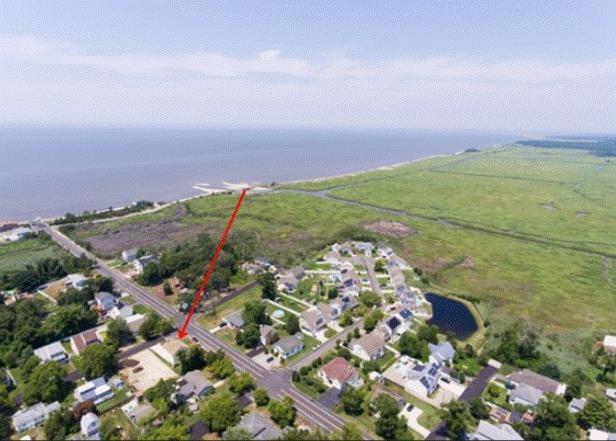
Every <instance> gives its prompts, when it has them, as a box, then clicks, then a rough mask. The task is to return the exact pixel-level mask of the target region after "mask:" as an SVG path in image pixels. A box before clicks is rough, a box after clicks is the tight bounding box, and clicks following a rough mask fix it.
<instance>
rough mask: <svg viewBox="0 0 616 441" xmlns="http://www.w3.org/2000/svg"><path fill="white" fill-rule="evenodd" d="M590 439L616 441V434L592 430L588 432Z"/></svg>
mask: <svg viewBox="0 0 616 441" xmlns="http://www.w3.org/2000/svg"><path fill="white" fill-rule="evenodd" d="M588 439H589V440H592V441H595V440H596V441H613V440H616V433H610V432H606V431H605V430H599V429H590V430H589V431H588Z"/></svg>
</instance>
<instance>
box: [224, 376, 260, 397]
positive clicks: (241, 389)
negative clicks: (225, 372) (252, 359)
mask: <svg viewBox="0 0 616 441" xmlns="http://www.w3.org/2000/svg"><path fill="white" fill-rule="evenodd" d="M227 384H228V385H229V390H230V391H231V392H233V393H235V394H238V395H241V394H243V393H245V392H248V391H249V390H251V389H253V388H254V387H255V384H256V383H255V380H254V379H253V378H252V377H251V376H250V374H248V373H246V372H244V373H242V374H238V373H235V374H233V375H232V376H231V377H230V378H229V379H228V380H227Z"/></svg>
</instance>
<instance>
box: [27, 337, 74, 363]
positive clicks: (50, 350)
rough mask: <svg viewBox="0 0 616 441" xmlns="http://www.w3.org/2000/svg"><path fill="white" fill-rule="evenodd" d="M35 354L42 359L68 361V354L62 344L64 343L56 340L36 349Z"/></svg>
mask: <svg viewBox="0 0 616 441" xmlns="http://www.w3.org/2000/svg"><path fill="white" fill-rule="evenodd" d="M34 355H36V356H37V357H38V358H40V359H41V361H43V362H45V361H59V362H60V363H64V362H67V361H68V354H67V353H66V350H65V349H64V346H62V343H60V342H59V341H55V342H53V343H50V344H48V345H47V346H43V347H40V348H38V349H35V350H34Z"/></svg>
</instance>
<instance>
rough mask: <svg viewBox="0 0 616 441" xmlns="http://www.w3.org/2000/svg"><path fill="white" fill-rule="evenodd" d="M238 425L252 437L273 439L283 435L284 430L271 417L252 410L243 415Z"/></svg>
mask: <svg viewBox="0 0 616 441" xmlns="http://www.w3.org/2000/svg"><path fill="white" fill-rule="evenodd" d="M237 427H239V428H242V429H244V430H245V431H246V432H247V433H248V434H249V435H250V438H251V439H255V440H272V439H279V438H281V437H282V435H283V433H282V431H281V430H280V429H279V428H278V427H276V425H275V424H274V423H272V422H271V421H270V420H269V418H267V417H265V416H263V415H261V414H260V413H256V412H250V413H247V414H246V415H244V416H242V419H240V422H239V424H238V425H237Z"/></svg>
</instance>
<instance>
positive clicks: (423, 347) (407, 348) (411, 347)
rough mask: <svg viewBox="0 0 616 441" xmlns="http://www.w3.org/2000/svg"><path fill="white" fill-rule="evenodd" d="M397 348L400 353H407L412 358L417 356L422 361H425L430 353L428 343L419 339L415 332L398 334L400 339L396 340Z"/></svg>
mask: <svg viewBox="0 0 616 441" xmlns="http://www.w3.org/2000/svg"><path fill="white" fill-rule="evenodd" d="M398 348H399V349H400V353H401V354H404V355H408V356H409V357H413V358H419V359H421V360H423V361H427V360H428V357H429V355H430V350H429V349H428V344H427V343H426V342H425V341H423V340H420V339H419V338H418V337H417V336H416V335H415V334H413V333H412V332H409V331H407V332H405V333H403V334H402V335H401V336H400V339H399V340H398Z"/></svg>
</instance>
